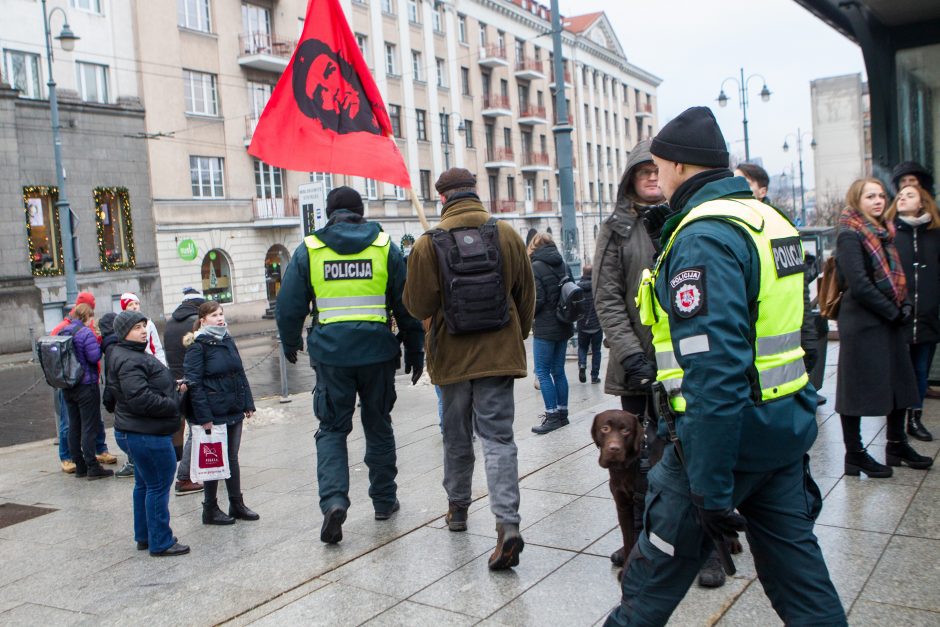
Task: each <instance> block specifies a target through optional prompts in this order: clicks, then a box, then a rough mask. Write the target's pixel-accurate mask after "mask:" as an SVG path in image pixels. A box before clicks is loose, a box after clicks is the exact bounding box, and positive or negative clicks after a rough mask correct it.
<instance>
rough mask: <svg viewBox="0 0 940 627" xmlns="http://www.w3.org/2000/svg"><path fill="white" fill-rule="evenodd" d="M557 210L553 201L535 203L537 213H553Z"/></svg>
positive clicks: (537, 201)
mask: <svg viewBox="0 0 940 627" xmlns="http://www.w3.org/2000/svg"><path fill="white" fill-rule="evenodd" d="M554 210H555V203H553V202H552V201H551V200H536V201H535V212H536V213H552V212H553V211H554Z"/></svg>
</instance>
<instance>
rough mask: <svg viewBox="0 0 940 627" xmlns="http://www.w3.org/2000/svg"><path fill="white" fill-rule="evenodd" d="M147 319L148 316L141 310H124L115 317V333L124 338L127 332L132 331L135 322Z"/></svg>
mask: <svg viewBox="0 0 940 627" xmlns="http://www.w3.org/2000/svg"><path fill="white" fill-rule="evenodd" d="M146 320H147V316H145V315H144V314H142V313H140V312H139V311H128V310H124V311H122V312H121V313H119V314H118V315H117V317H116V318H115V319H114V325H113V328H114V334H115V335H116V336H117V337H118V339H119V340H123V339H125V338H126V337H127V334H128V333H130V332H131V329H133V328H134V325H135V324H137V323H138V322H141V321H146Z"/></svg>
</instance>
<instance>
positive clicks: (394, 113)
mask: <svg viewBox="0 0 940 627" xmlns="http://www.w3.org/2000/svg"><path fill="white" fill-rule="evenodd" d="M388 119H389V121H391V123H392V135H393V136H394V137H404V135H402V134H401V106H400V105H397V104H390V105H388Z"/></svg>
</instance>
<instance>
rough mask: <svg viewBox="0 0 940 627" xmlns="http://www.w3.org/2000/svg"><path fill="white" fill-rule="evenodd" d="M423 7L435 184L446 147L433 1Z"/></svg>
mask: <svg viewBox="0 0 940 627" xmlns="http://www.w3.org/2000/svg"><path fill="white" fill-rule="evenodd" d="M421 9H422V11H423V17H422V18H421V20H422V22H423V24H422V27H421V32H422V34H423V35H424V52H423V53H422V56H423V57H424V68H425V71H424V76H425V79H426V80H427V85H428V117H430V118H431V119H430V120H428V126H429V127H430V130H431V142H432V146H431V177H432V181H431V184H432V185H433V183H434V181H433V177H434V176H435V175H436V174H438V173H440V172H443V171H444V147H443V146H442V145H441V137H442V136H443V132H444V129H442V128H441V116H440V113H441V107H440V105H439V104H438V97H437V61H436V58H437V56H436V54H435V52H434V26H433V22H432V21H431V10H432V3H431V2H422V3H421Z"/></svg>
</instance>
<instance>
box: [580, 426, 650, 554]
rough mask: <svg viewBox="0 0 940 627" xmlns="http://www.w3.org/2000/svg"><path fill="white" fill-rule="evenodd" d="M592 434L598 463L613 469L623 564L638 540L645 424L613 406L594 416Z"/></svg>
mask: <svg viewBox="0 0 940 627" xmlns="http://www.w3.org/2000/svg"><path fill="white" fill-rule="evenodd" d="M591 437H592V438H593V439H594V443H595V444H597V448H599V449H600V458H599V459H598V460H597V463H598V464H600V467H601V468H606V469H607V471H608V472H609V473H610V493H611V494H612V495H613V497H614V503H615V504H616V506H617V521H618V522H619V523H620V533H621V534H622V535H623V547H621V548H620V550H619V551H617V552H616V553H620V564H623V558H624V556H625V555H626V553H627V552H629V551H630V548H631V547H632V546H633V542H634V537H633V520H634V518H633V493H634V491H635V486H636V478H637V474H638V473H639V470H640V465H639V459H640V451H641V450H642V448H643V425H642V424H641V423H640V420H639V418H637V416H636V415H635V414H631V413H630V412H626V411H621V410H619V409H609V410H607V411H602V412H601V413H599V414H597V415H596V416H594V424H593V425H591ZM616 553H615V555H616ZM611 559H612V560H613V556H611ZM620 564H618V566H619V565H620Z"/></svg>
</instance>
